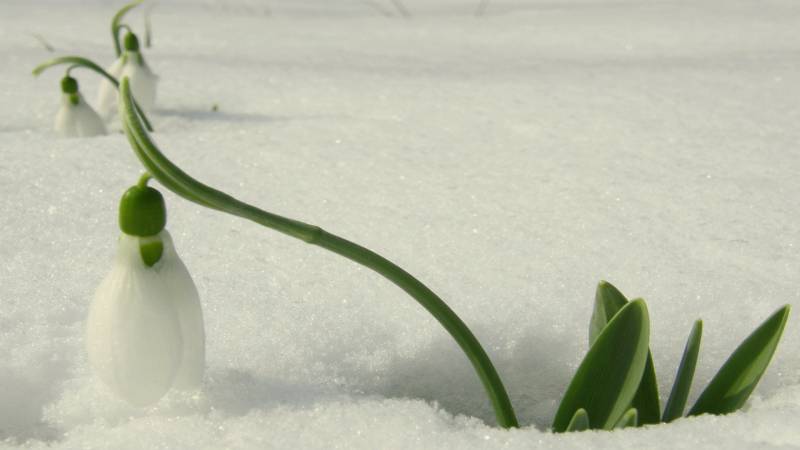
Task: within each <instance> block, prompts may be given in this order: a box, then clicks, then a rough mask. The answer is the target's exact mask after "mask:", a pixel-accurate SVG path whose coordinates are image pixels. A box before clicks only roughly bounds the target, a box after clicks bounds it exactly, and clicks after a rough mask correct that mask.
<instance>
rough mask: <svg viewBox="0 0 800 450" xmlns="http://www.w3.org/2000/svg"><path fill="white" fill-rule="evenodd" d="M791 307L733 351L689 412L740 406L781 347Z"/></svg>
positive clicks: (715, 411)
mask: <svg viewBox="0 0 800 450" xmlns="http://www.w3.org/2000/svg"><path fill="white" fill-rule="evenodd" d="M790 310H791V307H790V306H789V305H786V306H784V307H782V308H781V309H779V310H778V311H776V312H775V313H773V314H772V315H771V316H770V317H769V318H767V320H765V321H764V322H763V323H762V324H761V325H759V327H758V328H756V329H755V331H753V332H752V333H751V334H750V335H749V336H748V337H747V338H746V339H745V340H744V341H742V343H741V344H739V347H737V348H736V350H734V352H733V353H732V354H731V356H730V357H729V358H728V360H727V361H725V364H723V365H722V367H721V368H720V369H719V372H717V374H716V375H714V378H713V379H712V380H711V382H710V383H709V384H708V386H707V387H706V389H705V390H704V391H703V393H702V394H700V398H698V399H697V402H696V403H695V404H694V406H693V407H692V409H691V411H689V415H690V416H695V415H699V414H705V413H709V414H727V413H730V412H733V411H736V410H737V409H739V408H741V407H742V406H743V405H744V403H745V402H746V401H747V399H748V398H749V397H750V394H751V393H752V392H753V390H754V389H755V387H756V385H757V384H758V381H759V380H760V379H761V376H762V375H763V374H764V371H766V369H767V366H768V365H769V362H770V360H771V359H772V355H773V354H774V353H775V349H776V348H777V347H778V342H779V341H780V338H781V335H782V334H783V329H784V327H785V326H786V320H787V319H788V317H789V311H790Z"/></svg>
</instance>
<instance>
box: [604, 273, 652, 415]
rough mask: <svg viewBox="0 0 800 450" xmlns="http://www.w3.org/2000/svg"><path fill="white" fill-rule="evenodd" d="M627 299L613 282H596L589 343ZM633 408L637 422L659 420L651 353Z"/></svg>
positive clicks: (648, 356)
mask: <svg viewBox="0 0 800 450" xmlns="http://www.w3.org/2000/svg"><path fill="white" fill-rule="evenodd" d="M627 303H628V299H627V298H625V296H624V295H623V294H622V292H620V291H619V289H617V288H616V287H615V286H614V285H613V284H611V283H609V282H608V281H601V282H600V283H598V284H597V291H596V293H595V297H594V311H593V312H592V319H591V321H590V323H589V344H590V345H591V344H593V343H594V341H595V340H596V339H597V336H599V335H600V333H601V332H602V331H603V328H604V327H605V326H606V324H607V323H608V322H609V321H610V320H611V318H612V317H614V314H616V313H617V312H618V311H619V310H620V309H621V308H622V307H623V306H625V305H626V304H627ZM632 406H633V407H634V408H636V410H637V411H638V414H639V416H638V417H639V423H641V424H654V423H658V422H659V421H660V420H661V405H660V401H659V398H658V380H657V379H656V368H655V365H654V364H653V355H652V353H648V355H647V364H646V365H645V369H644V375H643V376H642V382H641V384H640V385H639V390H638V391H636V396H635V397H634V398H633V405H632Z"/></svg>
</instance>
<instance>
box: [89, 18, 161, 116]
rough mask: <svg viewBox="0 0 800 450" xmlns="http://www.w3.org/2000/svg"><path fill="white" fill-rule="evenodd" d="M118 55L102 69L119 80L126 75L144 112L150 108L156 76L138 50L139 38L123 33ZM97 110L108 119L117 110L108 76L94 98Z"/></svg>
mask: <svg viewBox="0 0 800 450" xmlns="http://www.w3.org/2000/svg"><path fill="white" fill-rule="evenodd" d="M124 48H125V50H124V51H123V52H122V55H121V56H120V57H119V59H117V60H116V61H114V64H112V65H111V66H110V67H109V68H108V69H107V70H106V71H107V72H108V73H109V74H110V75H111V76H113V77H114V78H116V79H117V80H121V79H122V78H124V77H128V78H129V79H130V83H131V90H132V91H133V97H134V98H135V99H136V102H137V103H138V104H139V107H140V108H142V109H143V110H144V111H145V113H148V112H151V111H152V110H153V108H154V107H155V102H156V84H157V82H158V76H156V75H155V74H154V73H153V72H152V71H151V70H150V67H149V66H148V65H147V63H146V62H145V60H144V56H143V55H142V53H141V52H140V51H139V39H138V38H137V37H136V35H135V34H133V33H130V32H129V33H127V34H126V35H125V39H124ZM97 104H98V110H99V111H100V114H101V115H102V116H103V117H105V118H106V119H110V118H111V117H113V116H114V114H115V113H116V111H117V88H116V87H115V86H114V85H113V84H111V82H110V81H108V80H103V81H101V83H100V89H99V92H98V98H97Z"/></svg>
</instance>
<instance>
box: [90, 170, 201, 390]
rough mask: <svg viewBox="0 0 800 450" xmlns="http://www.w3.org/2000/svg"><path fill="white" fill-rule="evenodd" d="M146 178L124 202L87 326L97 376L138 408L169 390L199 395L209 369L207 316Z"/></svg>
mask: <svg viewBox="0 0 800 450" xmlns="http://www.w3.org/2000/svg"><path fill="white" fill-rule="evenodd" d="M147 179H148V177H143V178H142V181H140V182H139V184H138V185H136V186H134V187H132V188H130V189H129V190H128V191H126V192H125V194H124V195H123V197H122V200H121V201H120V210H119V224H120V229H121V230H122V236H121V237H120V239H119V242H118V248H117V255H116V258H115V260H114V265H113V267H112V269H111V272H110V273H109V274H108V275H107V276H106V278H105V279H104V280H103V281H102V283H101V284H100V286H99V287H98V288H97V291H96V293H95V296H94V299H93V301H92V305H91V308H90V310H89V318H88V322H87V336H86V342H87V350H88V353H89V361H90V363H91V365H92V368H93V369H94V372H95V374H96V375H97V376H98V377H99V378H100V379H101V380H102V381H103V382H104V383H105V384H106V385H107V386H108V387H109V388H110V389H111V390H112V391H113V392H114V393H116V394H117V395H118V396H120V397H121V398H123V399H124V400H126V401H127V402H129V403H131V404H133V405H136V406H146V405H149V404H152V403H155V402H156V401H158V400H159V399H160V398H161V397H162V396H163V395H164V394H166V393H167V391H169V389H170V388H172V387H176V388H180V389H195V388H198V387H199V386H200V384H201V382H202V378H203V370H204V366H205V332H204V328H203V313H202V310H201V307H200V301H199V296H198V294H197V289H196V288H195V285H194V282H193V281H192V278H191V276H190V275H189V272H188V270H187V269H186V266H184V264H183V262H182V261H181V260H180V258H179V257H178V254H177V253H176V251H175V247H174V245H173V242H172V238H171V236H170V235H169V233H168V232H167V231H166V230H164V225H165V224H166V208H165V206H164V199H163V197H162V196H161V194H160V193H159V192H158V191H157V190H155V189H153V188H151V187H149V186H147Z"/></svg>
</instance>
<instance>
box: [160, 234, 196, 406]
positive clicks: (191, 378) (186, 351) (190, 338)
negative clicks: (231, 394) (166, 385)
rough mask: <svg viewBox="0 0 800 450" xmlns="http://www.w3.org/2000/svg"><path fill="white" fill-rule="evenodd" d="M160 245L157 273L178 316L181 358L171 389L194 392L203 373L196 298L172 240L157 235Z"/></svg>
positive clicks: (193, 288)
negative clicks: (168, 291)
mask: <svg viewBox="0 0 800 450" xmlns="http://www.w3.org/2000/svg"><path fill="white" fill-rule="evenodd" d="M160 237H161V240H162V242H163V243H164V253H163V254H162V256H161V262H160V263H159V267H158V271H159V273H160V274H161V275H162V278H163V280H165V281H166V283H167V288H168V289H169V290H170V298H171V300H172V302H173V306H174V307H175V310H176V312H177V315H178V321H179V322H180V328H181V336H182V340H183V357H182V359H181V365H180V367H179V368H178V373H177V375H176V376H175V381H174V382H173V386H174V387H176V388H178V389H185V390H188V389H197V388H199V387H200V384H201V383H202V381H203V371H204V370H205V363H206V357H205V353H206V352H205V329H204V326H203V310H202V308H201V306H200V296H199V295H198V293H197V288H196V287H195V285H194V281H192V277H191V275H189V271H188V270H187V269H186V266H185V265H184V264H183V261H181V259H180V257H178V254H177V252H176V251H175V247H174V244H173V242H172V236H170V234H169V233H168V232H167V231H166V230H164V231H162V232H161V233H160Z"/></svg>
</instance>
